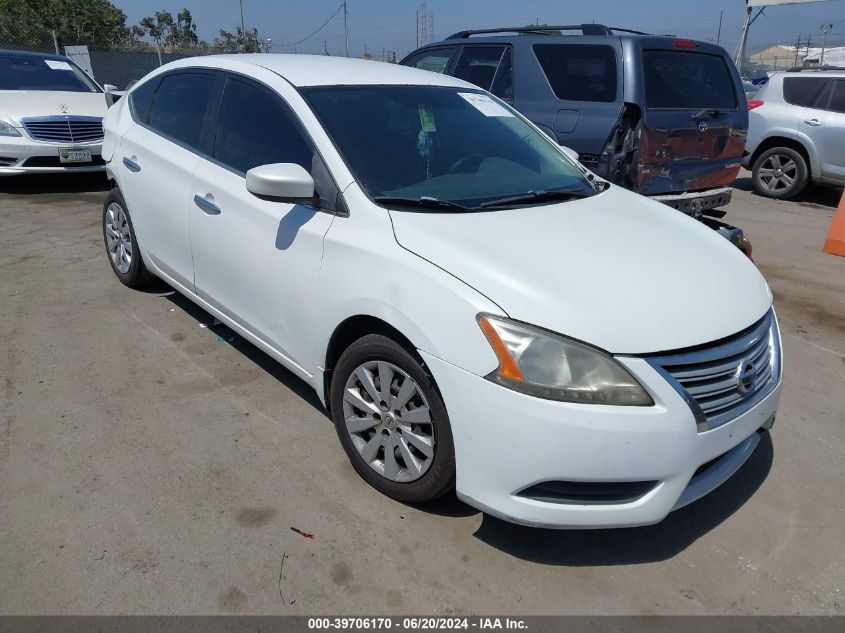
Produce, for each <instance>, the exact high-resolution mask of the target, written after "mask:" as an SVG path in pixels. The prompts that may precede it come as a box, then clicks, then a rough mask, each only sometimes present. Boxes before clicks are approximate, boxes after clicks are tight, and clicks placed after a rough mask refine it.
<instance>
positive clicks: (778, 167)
mask: <svg viewBox="0 0 845 633" xmlns="http://www.w3.org/2000/svg"><path fill="white" fill-rule="evenodd" d="M751 172H752V182H753V183H754V190H755V191H756V192H757V193H759V194H760V195H761V196H766V197H768V198H779V199H781V200H787V199H789V198H793V197H795V196H797V195H798V194H799V193H801V192H802V191H803V190H804V188H805V187H806V186H807V180H808V175H809V174H808V171H807V161H805V160H804V157H803V156H801V154H800V153H798V152H796V151H795V150H794V149H791V148H789V147H773V148H771V149H769V150H766V151H765V152H763V153H762V154H760V156H758V157H757V160H756V161H754V166H753V167H752V169H751Z"/></svg>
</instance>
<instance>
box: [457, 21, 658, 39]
mask: <svg viewBox="0 0 845 633" xmlns="http://www.w3.org/2000/svg"><path fill="white" fill-rule="evenodd" d="M549 31H581V33H582V34H583V35H613V32H614V31H619V32H620V33H633V34H634V35H648V33H643V32H642V31H632V30H631V29H620V28H616V27H608V26H605V25H604V24H566V25H563V26H551V25H547V24H538V25H537V26H515V27H503V28H498V29H473V30H468V31H458V32H457V33H454V34H452V35H450V36H449V37H447V38H446V39H447V40H460V39H466V38H468V37H469V36H470V35H486V34H491V33H533V34H535V35H551V33H549Z"/></svg>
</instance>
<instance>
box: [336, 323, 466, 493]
mask: <svg viewBox="0 0 845 633" xmlns="http://www.w3.org/2000/svg"><path fill="white" fill-rule="evenodd" d="M330 399H331V413H332V419H333V420H334V424H335V428H336V430H337V434H338V437H339V438H340V443H341V444H342V445H343V448H344V450H345V451H346V454H347V456H348V457H349V459H350V461H351V462H352V465H353V466H354V468H355V470H356V471H358V474H359V475H361V477H363V478H364V479H365V480H366V481H367V483H369V484H370V485H371V486H373V487H374V488H376V489H377V490H379V491H380V492H382V493H384V494H386V495H387V496H388V497H391V498H393V499H396V500H397V501H402V502H406V503H422V502H425V501H432V500H434V499H436V498H437V497H440V496H441V495H443V494H444V493H446V492H448V491H449V490H451V489H452V488H454V486H455V449H454V445H453V443H452V431H451V428H450V426H449V417H448V415H447V414H446V406H445V405H444V404H443V400H442V398H441V397H440V394H439V393H438V391H437V388H436V387H435V385H434V379H433V378H432V377H431V375H430V374H429V373H428V372H427V371H426V370H425V368H424V367H423V365H422V364H421V363H420V361H419V360H417V359H416V358H415V357H414V356H412V355H411V354H410V353H409V352H408V351H407V350H405V349H404V348H403V347H402V346H400V345H399V344H397V343H396V342H395V341H393V340H392V339H389V338H387V337H385V336H381V335H377V334H371V335H368V336H365V337H363V338H360V339H358V340H357V341H356V342H355V343H353V344H352V345H351V346H350V347H349V348H348V349H347V350H346V351H345V352H344V353H343V354H342V355H341V357H340V360H338V362H337V366H336V367H335V370H334V373H333V376H332V383H331V397H330Z"/></svg>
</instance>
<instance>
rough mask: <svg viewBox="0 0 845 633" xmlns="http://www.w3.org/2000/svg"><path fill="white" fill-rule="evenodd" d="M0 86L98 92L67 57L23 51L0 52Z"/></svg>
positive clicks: (4, 88) (15, 88)
mask: <svg viewBox="0 0 845 633" xmlns="http://www.w3.org/2000/svg"><path fill="white" fill-rule="evenodd" d="M0 90H57V91H61V92H100V89H99V88H98V87H97V84H95V83H94V82H93V81H91V79H90V78H89V77H88V75H86V74H85V72H84V71H83V70H82V69H80V68H79V67H78V66H76V65H75V64H73V63H71V62H69V61H66V60H54V59H42V58H40V57H29V56H24V55H2V56H0Z"/></svg>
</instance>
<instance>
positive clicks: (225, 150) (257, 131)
mask: <svg viewBox="0 0 845 633" xmlns="http://www.w3.org/2000/svg"><path fill="white" fill-rule="evenodd" d="M312 155H313V152H312V150H311V148H310V146H309V144H308V142H307V141H306V140H305V138H304V137H303V135H302V133H301V132H300V130H299V127H298V126H297V124H296V123H295V121H294V119H293V117H292V115H291V114H290V112H289V111H288V109H287V108H286V107H285V106H284V105H283V104H282V103H281V101H279V99H278V98H277V97H275V96H273V95H272V94H270V92H269V91H267V90H265V89H263V88H260V87H258V86H256V85H253V84H251V83H247V82H244V81H241V80H238V79H230V80H229V81H228V82H227V84H226V90H225V92H224V93H223V102H222V104H221V106H220V117H219V119H218V123H217V136H216V139H215V142H214V158H216V159H217V160H219V161H220V162H221V163H223V164H224V165H228V166H229V167H231V168H233V169H235V170H237V171H239V172H242V173H246V172H247V171H249V170H250V169H252V168H253V167H257V166H258V165H267V164H270V163H296V164H297V165H301V166H302V167H304V168H305V169H306V170H307V171H309V172H310V171H311V159H312Z"/></svg>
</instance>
